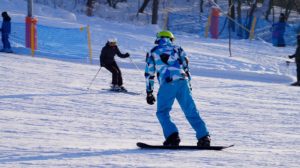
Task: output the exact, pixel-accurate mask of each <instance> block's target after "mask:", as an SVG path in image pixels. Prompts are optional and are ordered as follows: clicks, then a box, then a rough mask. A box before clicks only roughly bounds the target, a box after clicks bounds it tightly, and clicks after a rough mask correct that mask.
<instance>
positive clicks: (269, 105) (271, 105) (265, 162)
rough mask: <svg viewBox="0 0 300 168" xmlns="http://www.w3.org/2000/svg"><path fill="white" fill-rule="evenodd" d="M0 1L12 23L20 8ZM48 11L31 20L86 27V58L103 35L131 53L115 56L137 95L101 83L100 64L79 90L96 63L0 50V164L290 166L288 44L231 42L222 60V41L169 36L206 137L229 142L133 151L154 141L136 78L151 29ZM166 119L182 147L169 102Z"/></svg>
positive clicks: (294, 139) (104, 77) (294, 117)
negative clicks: (186, 70) (182, 58)
mask: <svg viewBox="0 0 300 168" xmlns="http://www.w3.org/2000/svg"><path fill="white" fill-rule="evenodd" d="M2 1H5V2H6V4H7V6H8V7H10V9H11V15H12V18H13V20H18V19H19V20H20V21H21V20H22V19H21V18H22V17H23V16H25V11H26V10H23V9H19V8H17V5H15V6H14V4H15V3H16V0H10V1H9V0H1V6H0V10H3V9H5V7H6V6H5V5H4V6H2ZM8 7H7V8H8ZM36 8H37V9H39V8H43V6H36ZM48 10H50V11H51V9H50V8H49V9H48ZM51 13H52V14H53V16H52V17H48V18H46V17H42V16H43V15H42V14H41V18H43V19H39V20H40V22H42V23H43V24H49V25H59V26H62V27H64V26H70V25H85V24H90V25H91V28H92V34H93V36H92V37H93V38H92V45H93V49H94V50H93V54H94V59H95V61H97V59H98V58H97V57H98V54H99V52H100V49H101V47H102V45H104V43H105V41H106V39H107V38H108V37H111V36H117V38H118V39H119V46H120V49H121V50H122V51H123V52H130V53H131V55H132V60H130V59H118V62H119V63H120V65H121V69H122V72H123V76H124V83H125V87H127V89H128V90H130V91H133V92H137V93H141V94H140V95H128V94H117V93H110V92H108V91H105V90H102V89H103V88H108V86H109V83H110V80H111V79H110V78H111V75H110V73H109V72H108V71H106V70H104V69H102V70H101V71H100V73H99V75H98V77H97V78H96V80H95V82H94V83H93V85H92V87H91V90H90V91H87V87H88V85H89V84H90V82H91V80H92V78H93V77H94V75H95V74H96V72H97V71H98V70H99V66H98V64H97V63H95V64H93V65H88V64H81V63H72V62H67V61H66V60H65V61H61V60H54V59H49V58H39V56H36V57H30V56H24V53H16V54H4V53H0V76H1V78H0V87H1V90H0V167H295V168H296V167H298V166H299V165H300V161H299V159H298V158H299V157H300V152H299V150H300V141H299V139H300V132H299V130H300V129H299V125H300V121H299V117H300V112H299V107H300V97H299V93H300V90H299V88H298V87H290V86H288V84H289V83H290V82H292V80H293V79H294V76H295V72H294V70H295V68H294V65H293V64H291V65H290V66H289V67H287V66H286V65H285V60H286V59H285V58H284V57H283V56H286V55H288V54H292V53H293V52H294V48H280V49H277V48H273V47H271V46H269V45H268V44H265V43H263V42H258V41H252V42H249V41H233V44H232V45H233V51H232V52H233V57H229V56H228V55H229V54H228V44H227V41H226V40H211V39H201V38H197V37H192V36H188V35H186V36H184V35H176V43H177V44H180V45H182V47H183V48H184V49H185V50H186V51H187V53H188V54H189V55H190V58H191V70H192V74H193V79H192V86H193V96H194V98H195V101H196V103H197V106H198V108H199V110H200V113H201V115H202V117H203V118H204V120H205V121H206V123H207V125H208V128H209V130H210V133H211V137H212V144H213V145H223V144H224V145H226V144H235V146H234V147H233V148H230V149H227V150H225V151H221V152H212V151H162V150H158V151H149V150H140V149H138V148H137V147H136V145H135V143H136V142H137V141H144V142H149V143H153V144H161V143H162V142H163V135H162V131H161V128H160V126H159V124H158V121H157V119H156V116H155V109H156V108H155V106H149V105H147V103H146V101H145V95H144V90H145V84H144V77H143V67H144V55H145V52H146V51H147V50H149V49H151V47H152V45H153V40H154V36H155V33H156V31H158V30H159V28H158V27H149V26H147V27H143V26H134V25H128V24H124V23H115V22H108V21H104V20H102V19H97V18H88V17H85V16H80V15H74V16H76V19H70V18H69V19H68V18H61V17H58V18H59V19H58V18H56V15H57V16H61V12H59V11H56V12H54V11H51ZM37 17H40V15H37ZM53 23H56V24H53ZM58 23H59V24H58ZM53 52H55V51H53ZM132 61H133V62H132ZM133 63H135V64H136V65H137V67H136V66H135V65H134V64H133ZM156 89H157V84H156ZM172 117H173V118H174V121H175V123H176V124H177V125H178V128H179V130H180V136H181V139H182V144H196V139H195V135H194V132H193V130H192V129H191V127H190V126H189V124H188V123H187V121H186V120H185V117H184V115H183V113H182V112H181V109H180V107H179V105H178V104H177V103H175V104H174V108H173V112H172Z"/></svg>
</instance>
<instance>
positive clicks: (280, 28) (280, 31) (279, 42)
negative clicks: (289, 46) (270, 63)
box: [272, 13, 286, 47]
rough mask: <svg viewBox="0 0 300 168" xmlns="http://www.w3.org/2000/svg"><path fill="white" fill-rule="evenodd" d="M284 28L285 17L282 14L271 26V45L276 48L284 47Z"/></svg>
mask: <svg viewBox="0 0 300 168" xmlns="http://www.w3.org/2000/svg"><path fill="white" fill-rule="evenodd" d="M285 27H286V17H285V15H284V14H283V13H281V14H280V16H279V22H277V23H274V24H273V25H272V30H273V31H272V43H273V45H274V46H277V47H285V45H286V44H285V40H284V33H285Z"/></svg>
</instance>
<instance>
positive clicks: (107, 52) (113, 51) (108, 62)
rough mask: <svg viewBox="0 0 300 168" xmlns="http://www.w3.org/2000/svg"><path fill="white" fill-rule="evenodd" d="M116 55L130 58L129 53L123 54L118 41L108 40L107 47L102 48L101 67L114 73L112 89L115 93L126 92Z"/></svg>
mask: <svg viewBox="0 0 300 168" xmlns="http://www.w3.org/2000/svg"><path fill="white" fill-rule="evenodd" d="M115 55H117V56H119V57H120V58H127V57H129V56H130V55H129V53H126V54H122V53H121V52H120V50H119V48H118V46H117V39H115V38H111V39H108V41H107V43H106V45H105V46H104V47H103V48H102V50H101V54H100V66H101V67H104V68H106V69H107V70H108V71H110V72H111V73H112V85H111V89H112V90H113V91H124V92H126V91H127V90H126V89H125V87H124V86H123V79H122V73H121V70H120V68H119V67H118V65H117V63H116V61H115V58H114V57H115Z"/></svg>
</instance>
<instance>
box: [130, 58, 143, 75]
mask: <svg viewBox="0 0 300 168" xmlns="http://www.w3.org/2000/svg"><path fill="white" fill-rule="evenodd" d="M129 59H130V61H131V63H132V64H133V65H134V66H135V67H136V69H137V70H139V71H140V72H142V71H141V69H140V68H139V67H138V66H137V65H136V63H134V62H133V60H132V58H131V57H129Z"/></svg>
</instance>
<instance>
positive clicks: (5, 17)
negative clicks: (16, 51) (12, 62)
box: [0, 12, 13, 53]
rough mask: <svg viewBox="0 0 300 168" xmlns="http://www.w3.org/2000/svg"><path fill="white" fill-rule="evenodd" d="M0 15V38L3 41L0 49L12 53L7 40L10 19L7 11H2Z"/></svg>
mask: <svg viewBox="0 0 300 168" xmlns="http://www.w3.org/2000/svg"><path fill="white" fill-rule="evenodd" d="M1 15H2V17H3V22H2V26H1V29H0V31H1V38H2V43H3V49H2V50H0V51H1V52H7V53H12V52H13V51H12V50H11V46H10V42H9V40H8V38H9V34H10V31H11V23H10V20H11V18H10V17H9V15H8V14H7V12H2V14H1Z"/></svg>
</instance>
